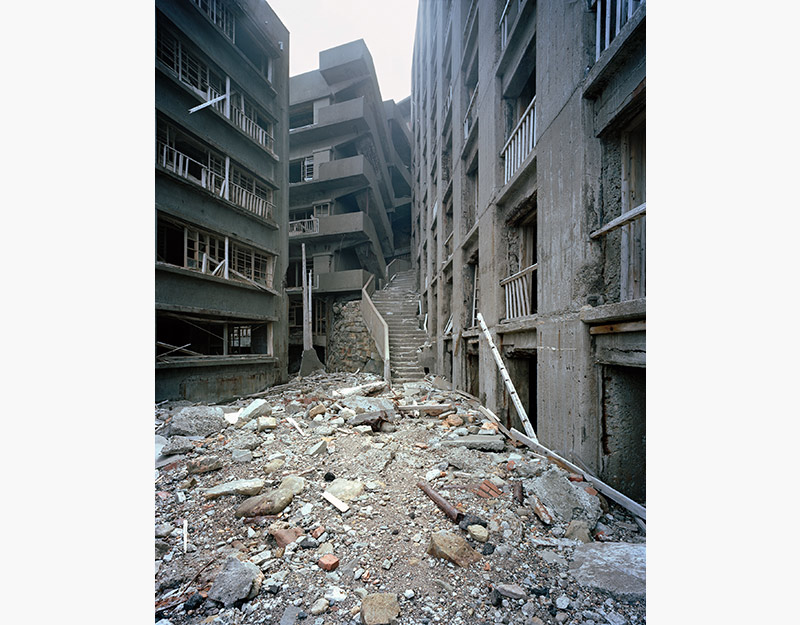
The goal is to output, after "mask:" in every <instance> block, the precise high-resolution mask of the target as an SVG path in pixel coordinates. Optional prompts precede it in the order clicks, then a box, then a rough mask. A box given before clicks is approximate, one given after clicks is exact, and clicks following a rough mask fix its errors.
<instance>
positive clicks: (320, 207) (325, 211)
mask: <svg viewBox="0 0 800 625" xmlns="http://www.w3.org/2000/svg"><path fill="white" fill-rule="evenodd" d="M330 214H331V203H330V202H323V203H322V204H314V217H330Z"/></svg>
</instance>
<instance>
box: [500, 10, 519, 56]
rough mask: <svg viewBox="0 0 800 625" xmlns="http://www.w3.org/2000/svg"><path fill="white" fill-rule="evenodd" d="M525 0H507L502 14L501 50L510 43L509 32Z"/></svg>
mask: <svg viewBox="0 0 800 625" xmlns="http://www.w3.org/2000/svg"><path fill="white" fill-rule="evenodd" d="M524 3H525V0H507V2H506V6H505V7H504V8H503V13H502V15H501V16H500V51H501V52H502V51H503V50H505V49H506V46H507V45H508V39H509V34H510V33H511V27H512V26H513V25H514V20H515V19H517V15H519V12H520V9H521V8H522V5H523V4H524Z"/></svg>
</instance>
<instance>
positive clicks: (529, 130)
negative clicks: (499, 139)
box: [500, 96, 536, 184]
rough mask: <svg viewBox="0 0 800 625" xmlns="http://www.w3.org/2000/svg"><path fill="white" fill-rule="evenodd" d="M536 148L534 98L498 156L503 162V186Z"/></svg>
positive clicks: (534, 97)
mask: <svg viewBox="0 0 800 625" xmlns="http://www.w3.org/2000/svg"><path fill="white" fill-rule="evenodd" d="M535 146H536V96H533V100H531V103H530V104H529V105H528V108H527V109H525V113H523V115H522V117H521V118H520V120H519V121H518V122H517V125H516V126H515V127H514V130H513V131H512V132H511V136H510V137H509V139H508V141H506V144H505V145H504V146H503V149H502V151H501V152H500V155H501V156H502V157H503V159H504V160H505V165H504V168H503V169H504V176H503V184H506V183H508V181H509V180H511V177H512V176H513V175H514V174H515V173H516V172H517V170H518V169H519V168H520V166H521V165H522V163H523V162H524V161H525V159H526V158H527V156H528V154H530V153H531V152H532V151H533V148H534V147H535Z"/></svg>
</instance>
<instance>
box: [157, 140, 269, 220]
mask: <svg viewBox="0 0 800 625" xmlns="http://www.w3.org/2000/svg"><path fill="white" fill-rule="evenodd" d="M156 145H157V154H156V165H160V166H161V167H163V168H164V169H166V170H167V171H170V172H172V173H174V174H177V175H178V176H180V177H181V178H184V179H185V180H188V181H189V182H192V183H193V184H196V185H198V186H200V187H202V188H203V189H206V190H208V191H210V192H211V193H213V194H214V195H215V196H217V197H219V198H222V199H225V200H228V201H230V202H233V203H234V204H236V205H238V206H240V207H242V208H244V209H245V210H247V211H249V212H251V213H253V214H254V215H258V216H259V217H261V218H262V219H271V218H272V214H273V212H274V210H275V205H274V204H273V203H272V202H271V201H270V200H268V199H266V198H263V197H261V196H259V195H256V194H255V193H253V192H251V191H248V190H247V189H245V188H243V187H241V186H239V185H237V184H234V183H233V182H231V181H230V180H226V178H225V175H224V174H222V173H219V172H215V171H214V170H212V169H211V168H209V167H208V166H206V165H203V164H202V163H201V162H199V161H197V160H195V159H193V158H191V157H189V156H187V155H186V154H183V153H182V152H179V151H178V150H176V149H175V148H173V147H170V146H168V145H166V144H165V143H162V142H160V141H159V142H157V144H156Z"/></svg>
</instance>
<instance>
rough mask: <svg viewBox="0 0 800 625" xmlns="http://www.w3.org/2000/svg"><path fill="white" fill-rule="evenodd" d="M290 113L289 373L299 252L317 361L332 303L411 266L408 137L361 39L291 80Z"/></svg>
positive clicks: (297, 319)
mask: <svg viewBox="0 0 800 625" xmlns="http://www.w3.org/2000/svg"><path fill="white" fill-rule="evenodd" d="M290 100H291V102H290V111H289V125H290V131H289V146H290V166H289V181H290V185H289V186H290V195H289V212H290V216H289V219H290V221H289V243H290V245H289V256H290V265H289V272H288V276H287V280H288V282H287V287H288V292H289V294H290V305H289V332H290V334H289V343H290V364H289V369H290V371H291V370H293V369H294V368H295V367H296V366H297V364H298V363H299V357H300V353H301V351H302V319H303V316H302V315H303V313H302V296H301V293H302V279H303V270H302V268H301V267H302V245H305V249H306V267H305V271H306V272H308V271H311V272H312V335H313V344H314V347H315V349H317V351H318V353H319V355H320V358H321V360H322V361H323V362H325V361H326V359H327V360H329V364H330V365H331V366H336V367H338V366H340V364H339V360H337V358H336V357H332V358H326V356H327V354H326V352H327V348H328V346H329V344H330V343H329V342H330V339H331V337H330V336H329V334H330V331H332V329H333V323H332V322H333V309H332V306H333V304H334V303H336V302H343V301H347V300H350V299H356V298H357V299H360V298H361V288H362V287H363V286H364V285H365V284H366V283H367V281H368V280H369V279H370V276H374V279H375V281H376V284H378V283H380V282H381V281H385V280H386V279H387V264H388V263H390V262H391V261H392V260H393V259H394V258H408V254H409V239H410V227H409V226H410V203H411V173H410V164H411V160H410V159H411V137H410V128H409V123H408V117H407V112H404V111H407V110H408V106H407V104H408V103H407V102H401V103H400V104H399V105H398V104H396V103H395V102H394V101H393V100H388V101H386V102H384V101H383V100H382V99H381V94H380V89H379V87H378V79H377V76H376V74H375V68H374V66H373V63H372V57H371V56H370V53H369V50H368V49H367V47H366V45H365V43H364V41H363V40H361V39H359V40H357V41H353V42H350V43H347V44H344V45H341V46H337V47H335V48H331V49H329V50H323V51H322V52H320V54H319V69H317V70H313V71H310V72H307V73H305V74H300V75H298V76H293V77H292V78H291V81H290Z"/></svg>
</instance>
